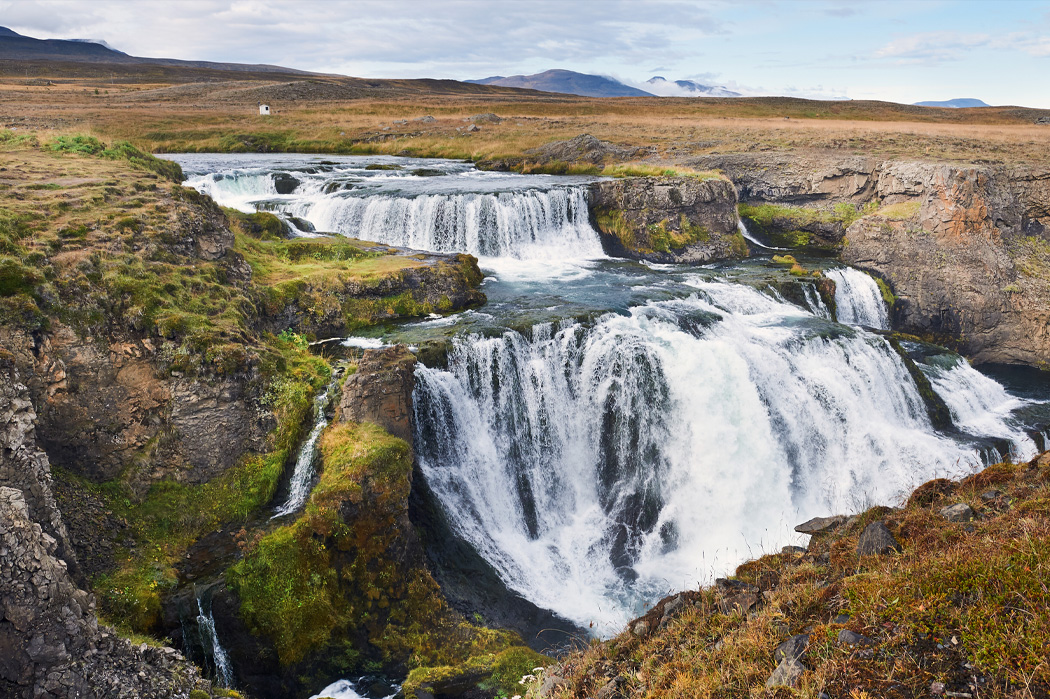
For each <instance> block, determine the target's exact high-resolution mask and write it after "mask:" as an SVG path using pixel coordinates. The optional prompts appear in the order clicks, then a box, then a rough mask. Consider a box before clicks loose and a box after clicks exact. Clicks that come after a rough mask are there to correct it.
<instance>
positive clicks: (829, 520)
mask: <svg viewBox="0 0 1050 699" xmlns="http://www.w3.org/2000/svg"><path fill="white" fill-rule="evenodd" d="M848 519H849V518H848V517H846V515H832V516H831V517H814V518H813V519H811V520H808V521H805V522H803V523H802V524H799V525H797V526H796V527H795V531H797V532H798V533H799V534H827V533H828V532H830V531H832V530H834V529H837V528H838V527H840V526H842V525H843V524H845V523H846V520H848Z"/></svg>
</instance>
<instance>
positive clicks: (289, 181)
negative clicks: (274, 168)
mask: <svg viewBox="0 0 1050 699" xmlns="http://www.w3.org/2000/svg"><path fill="white" fill-rule="evenodd" d="M273 187H274V189H275V190H277V193H278V194H292V193H293V192H294V191H295V190H296V189H298V187H299V180H298V178H296V177H295V176H294V175H290V174H288V173H287V172H276V173H274V175H273Z"/></svg>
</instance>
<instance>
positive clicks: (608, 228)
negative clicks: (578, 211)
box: [593, 209, 636, 250]
mask: <svg viewBox="0 0 1050 699" xmlns="http://www.w3.org/2000/svg"><path fill="white" fill-rule="evenodd" d="M593 215H594V221H595V223H596V224H597V226H598V230H600V231H601V232H602V233H605V234H606V235H611V236H613V237H615V238H616V239H617V240H619V241H620V243H622V244H623V246H624V247H625V248H627V249H628V250H631V249H634V247H635V245H636V239H635V234H634V227H633V226H631V225H630V224H629V223H628V222H627V219H626V218H624V215H623V211H621V210H619V209H595V210H594V214H593Z"/></svg>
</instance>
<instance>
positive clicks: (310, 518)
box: [227, 422, 521, 684]
mask: <svg viewBox="0 0 1050 699" xmlns="http://www.w3.org/2000/svg"><path fill="white" fill-rule="evenodd" d="M320 452H321V476H320V479H319V481H318V484H317V486H316V487H315V488H314V491H313V493H312V495H311V497H310V500H309V502H308V504H307V506H306V509H305V511H304V512H303V514H302V515H301V516H300V517H299V518H298V519H297V520H296V521H295V522H294V523H292V524H289V525H285V526H282V527H279V528H277V529H276V530H274V531H272V532H270V533H268V534H266V535H265V536H264V537H262V538H261V539H260V540H259V541H258V542H257V543H255V544H254V545H253V546H252V547H251V548H250V549H249V550H248V551H247V553H246V554H245V557H244V559H243V560H242V561H240V562H239V563H237V564H236V565H234V566H233V567H232V568H231V569H230V570H229V571H228V573H227V581H228V584H229V586H230V589H231V590H232V591H233V592H235V593H236V595H237V596H238V598H239V599H240V612H241V617H242V618H243V620H244V622H245V624H246V625H247V627H248V628H249V630H250V631H251V632H252V633H253V634H256V635H260V636H263V637H265V638H268V639H269V640H270V641H272V643H273V644H274V646H275V648H276V651H277V655H278V658H279V660H280V663H281V664H282V665H283V666H285V667H286V670H284V671H283V674H284V675H285V676H286V677H289V678H298V677H299V676H301V675H304V674H305V675H309V674H310V668H312V667H315V666H316V664H317V663H318V662H324V663H331V662H332V658H333V657H343V658H348V659H349V661H350V662H348V665H350V666H351V667H350V668H348V669H356V670H363V669H365V668H367V667H373V668H376V667H378V668H382V669H385V670H387V671H392V672H396V671H399V670H400V671H405V670H407V669H409V668H412V667H432V668H438V667H459V666H462V665H463V664H464V663H468V662H470V661H471V659H474V658H481V657H484V656H486V655H487V654H495V653H497V652H501V651H503V650H506V649H508V648H511V647H513V646H516V645H521V640H520V638H519V637H517V636H516V635H515V634H511V633H509V632H500V631H492V630H489V629H484V628H480V627H477V626H474V625H473V624H470V623H469V622H467V621H466V620H465V619H463V617H461V616H460V615H459V614H457V613H456V612H454V611H452V610H451V609H450V608H449V607H448V605H447V604H446V603H445V601H444V599H443V598H442V596H441V594H440V590H439V589H438V586H437V584H436V583H435V582H434V580H433V578H432V577H431V576H430V574H429V572H427V570H426V567H425V565H424V563H423V555H422V549H421V548H420V546H419V544H418V541H417V539H416V536H415V533H414V531H413V529H412V526H411V523H410V522H409V520H408V495H409V490H410V488H411V478H412V459H411V452H410V449H409V446H408V444H407V443H406V442H404V441H403V440H401V439H397V438H395V437H392V436H390V435H389V434H387V433H386V432H385V431H384V430H383V429H382V428H380V427H378V426H376V425H372V424H368V423H363V424H356V423H347V422H343V423H338V424H335V425H333V426H331V427H329V428H328V429H327V430H326V431H325V433H324V435H323V436H322V438H321V441H320ZM234 652H236V651H234ZM481 679H483V677H481V676H479V678H478V680H477V681H480V680H481ZM315 680H316V681H318V682H321V681H323V680H324V677H321V676H318V677H317V678H315ZM307 684H309V682H308V683H307Z"/></svg>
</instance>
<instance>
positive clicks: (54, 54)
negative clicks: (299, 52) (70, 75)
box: [0, 27, 319, 75]
mask: <svg viewBox="0 0 1050 699" xmlns="http://www.w3.org/2000/svg"><path fill="white" fill-rule="evenodd" d="M3 60H8V61H23V62H24V61H41V60H47V61H71V62H77V63H111V64H118V65H136V64H139V65H141V64H147V65H160V66H173V67H183V68H211V69H216V70H223V71H248V72H263V73H291V74H296V75H319V73H310V72H308V71H304V70H296V69H294V68H282V67H281V66H273V65H267V64H246V63H217V62H214V61H183V60H180V59H176V58H148V57H142V56H129V55H128V54H126V53H124V52H123V51H117V50H115V49H112V48H110V47H109V46H108V45H106V44H105V43H104V42H96V41H87V40H84V39H35V38H33V37H31V36H24V35H22V34H19V33H17V32H15V31H12V30H11V29H8V28H7V27H0V61H3Z"/></svg>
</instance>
